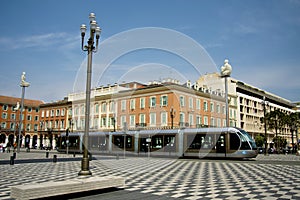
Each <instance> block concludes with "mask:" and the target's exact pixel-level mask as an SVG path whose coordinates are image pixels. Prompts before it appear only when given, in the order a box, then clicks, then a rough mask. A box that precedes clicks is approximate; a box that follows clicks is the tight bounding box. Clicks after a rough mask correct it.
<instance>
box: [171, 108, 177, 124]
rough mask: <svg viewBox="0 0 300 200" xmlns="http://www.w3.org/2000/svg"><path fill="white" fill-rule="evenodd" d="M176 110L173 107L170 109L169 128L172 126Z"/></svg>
mask: <svg viewBox="0 0 300 200" xmlns="http://www.w3.org/2000/svg"><path fill="white" fill-rule="evenodd" d="M175 113H176V110H174V109H173V107H172V108H171V109H170V117H171V129H173V127H174V117H175Z"/></svg>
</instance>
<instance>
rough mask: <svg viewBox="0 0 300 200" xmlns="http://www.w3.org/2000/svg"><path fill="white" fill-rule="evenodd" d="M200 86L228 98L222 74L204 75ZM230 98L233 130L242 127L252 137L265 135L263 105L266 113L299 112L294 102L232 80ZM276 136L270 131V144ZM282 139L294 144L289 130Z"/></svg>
mask: <svg viewBox="0 0 300 200" xmlns="http://www.w3.org/2000/svg"><path fill="white" fill-rule="evenodd" d="M197 83H198V85H199V87H201V88H203V89H207V90H214V91H220V93H221V94H224V91H225V82H224V79H223V78H221V76H220V74H218V73H212V74H206V75H203V76H201V77H200V78H199V79H198V81H197ZM220 86H221V87H220ZM228 98H229V120H230V123H229V124H230V126H237V127H240V128H242V129H244V130H246V131H247V132H248V133H250V134H251V135H252V137H255V136H256V135H257V134H260V133H262V134H264V124H263V123H261V121H260V119H261V118H262V117H263V115H264V112H263V111H264V108H263V107H264V106H263V103H265V105H266V112H270V111H273V110H275V109H279V110H280V111H282V112H285V113H287V114H289V113H292V112H295V111H294V110H293V108H294V104H293V103H292V102H291V101H289V100H287V99H284V98H282V97H279V96H277V95H274V94H272V93H269V92H267V91H264V90H261V89H259V88H256V87H254V86H251V85H249V84H246V83H244V82H242V81H239V80H236V79H234V78H232V77H229V78H228ZM264 98H265V101H264ZM274 134H275V133H274V132H272V131H269V130H268V132H267V136H268V137H267V141H268V143H271V142H272V139H273V137H274ZM279 136H283V137H284V138H286V139H287V141H288V142H291V141H292V139H291V134H290V130H289V129H288V128H286V129H285V130H283V131H282V133H281V135H279ZM294 141H296V140H294Z"/></svg>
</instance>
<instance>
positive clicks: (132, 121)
mask: <svg viewBox="0 0 300 200" xmlns="http://www.w3.org/2000/svg"><path fill="white" fill-rule="evenodd" d="M129 119H130V121H129V125H130V127H135V115H130V117H129Z"/></svg>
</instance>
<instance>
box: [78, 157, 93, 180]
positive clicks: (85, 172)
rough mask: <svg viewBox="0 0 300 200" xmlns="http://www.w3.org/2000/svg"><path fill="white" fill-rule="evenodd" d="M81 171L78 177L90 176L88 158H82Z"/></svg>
mask: <svg viewBox="0 0 300 200" xmlns="http://www.w3.org/2000/svg"><path fill="white" fill-rule="evenodd" d="M81 166H82V168H81V170H80V172H79V173H78V176H90V175H92V172H91V171H90V170H89V159H88V158H82V161H81Z"/></svg>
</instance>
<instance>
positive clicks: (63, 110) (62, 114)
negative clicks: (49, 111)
mask: <svg viewBox="0 0 300 200" xmlns="http://www.w3.org/2000/svg"><path fill="white" fill-rule="evenodd" d="M65 112H66V109H64V108H63V109H62V110H61V116H65V114H66V113H65Z"/></svg>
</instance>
